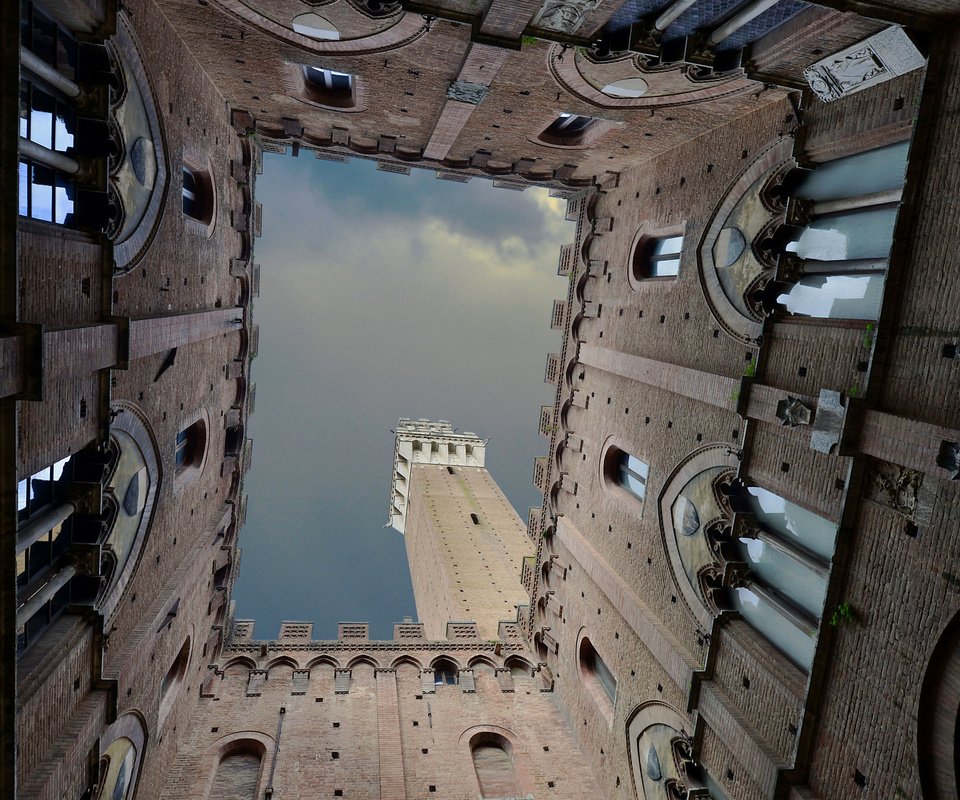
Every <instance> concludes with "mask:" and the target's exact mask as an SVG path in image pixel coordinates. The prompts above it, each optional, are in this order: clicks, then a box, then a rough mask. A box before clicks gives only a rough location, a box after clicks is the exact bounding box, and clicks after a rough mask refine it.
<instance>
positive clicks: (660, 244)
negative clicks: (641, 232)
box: [631, 234, 683, 281]
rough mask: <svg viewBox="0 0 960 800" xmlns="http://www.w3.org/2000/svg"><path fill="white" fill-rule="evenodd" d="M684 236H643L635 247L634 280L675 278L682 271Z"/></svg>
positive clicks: (632, 265)
mask: <svg viewBox="0 0 960 800" xmlns="http://www.w3.org/2000/svg"><path fill="white" fill-rule="evenodd" d="M682 251H683V236H682V235H681V234H673V235H670V236H641V237H640V238H639V239H638V240H637V243H636V245H635V246H634V249H633V261H632V263H631V268H632V272H633V278H634V280H638V281H641V280H647V279H649V278H675V277H676V276H677V275H678V274H679V273H680V254H681V252H682Z"/></svg>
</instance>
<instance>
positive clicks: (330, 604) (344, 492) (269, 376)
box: [235, 157, 573, 638]
mask: <svg viewBox="0 0 960 800" xmlns="http://www.w3.org/2000/svg"><path fill="white" fill-rule="evenodd" d="M257 195H258V199H260V200H261V201H262V202H263V206H264V235H263V238H262V239H261V240H260V241H258V243H257V245H256V259H257V261H258V262H259V263H260V264H261V272H262V281H261V297H260V298H259V299H258V300H257V301H256V304H255V308H254V319H255V321H256V322H257V323H258V324H259V325H260V348H259V356H258V358H257V359H256V361H255V362H254V365H253V378H254V380H255V381H256V382H257V409H256V413H255V414H254V415H253V417H252V418H251V422H250V426H249V427H250V432H251V435H252V436H253V438H254V458H253V467H252V469H251V471H250V473H249V474H248V477H247V480H246V491H247V492H248V494H249V506H248V515H247V524H246V527H245V528H244V531H243V533H242V535H241V546H242V548H243V560H242V566H241V571H240V579H239V582H238V586H237V590H236V593H235V597H236V599H237V604H238V609H237V611H238V616H240V617H241V618H242V617H253V618H256V619H257V620H258V629H257V635H258V636H259V637H268V636H273V635H275V633H276V630H277V625H278V623H279V621H280V620H281V619H307V620H313V621H315V622H316V629H315V635H319V636H323V637H332V636H334V635H335V632H336V627H335V626H336V622H337V621H346V620H360V621H363V620H367V621H369V622H371V624H372V626H373V631H372V633H373V635H375V636H377V637H381V638H386V637H389V636H390V635H391V633H392V628H391V625H392V623H393V622H395V621H399V620H400V619H401V618H402V617H403V616H404V615H410V616H415V613H416V612H415V608H414V605H413V597H412V590H411V588H410V581H409V575H408V572H407V566H406V557H405V552H404V546H403V537H402V536H401V535H400V534H398V533H397V532H395V531H393V530H392V529H387V530H385V529H383V527H382V525H383V523H384V521H385V520H386V518H387V505H388V501H389V490H390V475H391V469H392V461H393V458H392V454H393V437H392V434H391V433H390V429H391V428H392V427H393V426H394V425H395V424H396V421H397V418H398V417H400V416H412V417H429V418H432V419H438V418H444V419H450V420H451V421H452V422H453V424H454V425H457V426H459V427H460V428H462V429H468V430H474V431H476V432H477V433H479V434H480V435H481V436H485V437H490V439H491V442H490V446H489V448H488V450H487V458H488V467H489V468H490V469H491V472H492V474H493V476H494V478H495V479H496V480H497V481H498V482H499V483H500V485H501V486H502V488H503V489H504V491H505V492H506V494H507V496H508V497H509V498H510V500H511V502H512V503H513V504H514V505H515V506H516V507H517V508H518V509H519V510H520V513H521V517H523V518H524V519H525V518H526V509H527V507H528V506H530V505H532V504H535V503H538V502H539V498H538V496H537V494H536V492H535V490H534V489H533V487H532V485H531V478H532V473H533V457H534V456H535V455H537V454H539V453H541V452H542V451H543V449H544V443H543V441H542V440H541V439H540V438H539V437H538V436H537V433H536V427H537V418H538V410H539V406H540V405H541V404H543V403H550V402H552V392H551V387H548V386H545V385H544V384H543V377H542V376H543V367H544V362H545V358H546V354H547V352H549V351H550V350H556V349H558V348H559V344H560V342H559V339H558V335H557V334H556V332H553V331H551V330H550V329H549V314H550V306H551V300H552V298H553V297H554V296H561V295H562V294H563V293H564V292H565V288H566V287H565V284H564V282H563V281H561V280H560V279H558V278H557V277H556V275H555V270H556V260H557V253H558V249H559V245H560V244H561V243H563V242H564V241H567V240H569V239H570V238H571V237H572V235H573V231H572V228H571V226H570V225H569V224H567V223H565V222H563V218H562V209H563V205H562V203H560V202H559V201H556V200H550V199H548V198H547V197H546V193H545V192H543V191H540V190H537V191H536V192H534V191H527V192H525V193H523V194H520V193H514V192H507V191H500V190H494V189H492V187H491V186H490V185H489V183H488V182H487V181H481V180H474V181H473V182H472V183H471V184H468V185H466V186H462V185H456V184H450V183H447V182H443V181H437V180H436V179H435V178H433V176H432V173H424V172H419V171H417V170H414V174H413V175H411V176H396V175H391V174H384V173H378V172H376V170H375V169H374V165H373V164H371V163H369V162H362V161H361V162H357V161H355V162H351V163H349V164H345V165H343V164H329V163H326V162H317V161H313V160H307V159H305V158H301V159H299V160H297V159H292V158H276V157H268V158H267V159H266V166H265V171H264V175H263V176H262V177H261V178H260V179H259V183H258V187H257Z"/></svg>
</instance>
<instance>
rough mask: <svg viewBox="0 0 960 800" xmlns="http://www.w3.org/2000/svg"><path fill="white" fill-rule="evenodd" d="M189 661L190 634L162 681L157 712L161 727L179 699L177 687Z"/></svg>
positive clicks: (158, 722) (181, 680)
mask: <svg viewBox="0 0 960 800" xmlns="http://www.w3.org/2000/svg"><path fill="white" fill-rule="evenodd" d="M189 663H190V637H189V636H188V637H187V639H186V640H185V641H184V643H183V646H182V647H181V648H180V651H179V652H178V653H177V657H176V658H175V659H174V660H173V663H172V664H171V665H170V669H168V670H167V674H166V675H164V676H163V680H162V681H161V682H160V710H159V712H158V714H157V724H158V725H160V726H161V727H162V726H163V723H164V721H165V720H166V718H167V716H168V715H169V714H170V711H171V710H172V708H173V704H174V701H175V700H176V699H177V687H179V686H180V684H181V683H182V682H183V678H184V676H185V675H186V674H187V666H188V665H189Z"/></svg>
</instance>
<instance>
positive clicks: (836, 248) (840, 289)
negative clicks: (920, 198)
mask: <svg viewBox="0 0 960 800" xmlns="http://www.w3.org/2000/svg"><path fill="white" fill-rule="evenodd" d="M907 151H908V143H907V142H903V143H901V144H897V145H892V146H889V147H884V148H880V149H878V150H870V151H866V152H864V153H858V154H856V155H853V156H848V157H846V158H841V159H837V160H836V161H829V162H826V163H825V164H820V165H818V166H817V167H816V168H815V169H814V170H812V171H809V172H802V171H799V170H798V171H795V172H794V173H791V175H790V176H788V181H787V185H788V186H790V188H789V193H790V196H791V197H792V198H793V202H794V205H795V206H797V207H798V208H802V209H803V217H802V223H801V225H802V226H800V227H796V228H789V227H787V228H785V229H784V230H783V232H782V235H779V236H777V237H774V240H775V241H776V242H778V243H779V244H780V245H781V246H782V248H783V249H782V252H781V254H780V256H779V257H780V259H781V262H782V263H783V264H784V265H785V266H786V267H787V268H788V269H782V270H781V272H782V273H786V274H789V275H790V278H791V279H792V280H791V282H790V283H786V284H784V283H773V284H771V286H770V290H769V291H768V292H767V293H766V295H765V296H764V297H763V299H762V300H761V302H762V303H763V305H764V307H765V308H767V309H773V308H775V307H776V306H779V307H781V308H782V309H784V310H786V311H787V312H788V313H790V314H795V315H798V316H804V317H817V318H820V319H864V320H867V319H877V317H879V315H880V303H881V301H882V298H883V286H884V281H885V280H886V271H887V264H888V261H889V256H890V248H891V246H892V244H893V230H894V226H895V225H896V221H897V213H898V211H899V204H900V196H901V192H902V188H903V181H904V172H905V170H906V160H907ZM803 223H805V224H803Z"/></svg>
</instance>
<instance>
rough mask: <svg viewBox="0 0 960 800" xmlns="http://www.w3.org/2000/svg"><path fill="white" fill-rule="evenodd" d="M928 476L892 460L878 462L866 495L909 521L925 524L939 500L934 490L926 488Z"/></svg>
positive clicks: (873, 469) (874, 465) (865, 487)
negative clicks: (925, 481)
mask: <svg viewBox="0 0 960 800" xmlns="http://www.w3.org/2000/svg"><path fill="white" fill-rule="evenodd" d="M925 477H926V476H925V475H924V473H922V472H920V471H918V470H915V469H909V468H907V467H903V466H900V465H899V464H894V463H892V462H890V461H875V462H874V464H873V468H872V469H871V470H870V473H869V475H868V478H867V481H866V483H865V484H864V488H863V495H864V497H866V498H867V499H868V500H872V501H873V502H874V503H878V504H879V505H882V506H885V507H886V508H889V509H891V510H892V511H896V512H897V513H898V514H902V515H903V516H905V517H907V518H908V519H911V520H914V521H916V522H921V523H924V522H927V521H928V520H929V519H930V516H931V514H932V511H933V503H934V500H935V499H936V498H935V493H934V492H933V491H932V490H931V489H930V487H929V486H924V478H925Z"/></svg>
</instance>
